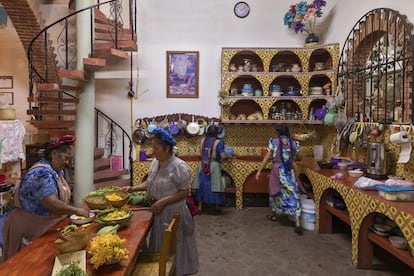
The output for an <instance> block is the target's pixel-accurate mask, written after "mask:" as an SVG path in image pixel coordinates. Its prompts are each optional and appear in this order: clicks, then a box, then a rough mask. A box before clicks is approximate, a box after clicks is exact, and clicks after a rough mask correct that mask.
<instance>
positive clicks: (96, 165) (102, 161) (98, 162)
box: [93, 158, 111, 171]
mask: <svg viewBox="0 0 414 276" xmlns="http://www.w3.org/2000/svg"><path fill="white" fill-rule="evenodd" d="M110 167H111V158H99V159H95V160H94V161H93V169H94V171H99V170H102V169H109V168H110Z"/></svg>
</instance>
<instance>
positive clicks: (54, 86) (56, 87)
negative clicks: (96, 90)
mask: <svg viewBox="0 0 414 276" xmlns="http://www.w3.org/2000/svg"><path fill="white" fill-rule="evenodd" d="M36 88H37V91H47V92H53V91H56V92H58V91H74V92H82V91H83V87H82V86H68V85H61V84H59V83H37V84H36Z"/></svg>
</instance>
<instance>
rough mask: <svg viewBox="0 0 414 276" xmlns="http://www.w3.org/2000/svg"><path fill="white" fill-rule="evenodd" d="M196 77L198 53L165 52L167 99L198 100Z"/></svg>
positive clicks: (197, 72) (197, 74)
mask: <svg viewBox="0 0 414 276" xmlns="http://www.w3.org/2000/svg"><path fill="white" fill-rule="evenodd" d="M198 76H199V52H198V51H167V98H198Z"/></svg>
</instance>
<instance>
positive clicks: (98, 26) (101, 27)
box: [95, 22, 132, 34]
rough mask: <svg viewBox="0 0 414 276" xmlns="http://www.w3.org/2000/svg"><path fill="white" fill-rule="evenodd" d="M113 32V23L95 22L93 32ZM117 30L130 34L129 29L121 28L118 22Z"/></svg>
mask: <svg viewBox="0 0 414 276" xmlns="http://www.w3.org/2000/svg"><path fill="white" fill-rule="evenodd" d="M109 32H110V33H115V24H106V23H100V22H95V33H109ZM118 32H119V33H124V34H132V30H131V29H125V28H121V27H120V24H118Z"/></svg>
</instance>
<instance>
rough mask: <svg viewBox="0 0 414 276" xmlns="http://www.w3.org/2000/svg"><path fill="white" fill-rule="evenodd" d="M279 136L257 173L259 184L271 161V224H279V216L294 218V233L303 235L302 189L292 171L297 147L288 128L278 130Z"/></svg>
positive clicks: (279, 127)
mask: <svg viewBox="0 0 414 276" xmlns="http://www.w3.org/2000/svg"><path fill="white" fill-rule="evenodd" d="M276 132H277V135H278V137H277V138H276V139H273V138H271V139H270V140H269V144H268V146H267V153H266V155H265V157H264V158H263V161H262V164H261V165H260V168H259V170H258V171H257V173H256V180H259V175H260V172H261V171H262V170H263V169H264V167H265V166H266V164H267V162H268V161H269V160H270V159H271V160H272V163H273V165H272V169H271V171H270V175H269V206H270V208H271V210H272V214H271V215H268V216H267V217H268V219H270V220H272V221H277V216H280V215H288V216H293V217H295V232H296V233H297V234H299V235H302V227H301V225H300V213H301V211H302V209H301V205H300V192H299V189H300V188H301V187H300V185H299V183H298V180H297V178H296V173H295V170H294V168H293V159H294V158H295V157H296V155H297V153H298V145H297V144H296V142H295V141H294V140H292V139H291V137H290V132H289V128H288V127H287V126H286V125H279V126H277V127H276Z"/></svg>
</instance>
